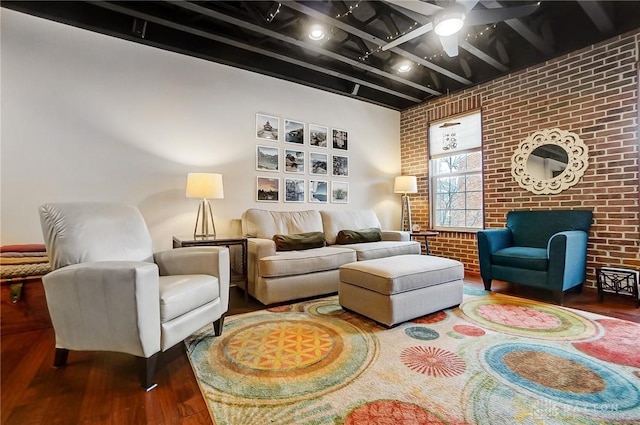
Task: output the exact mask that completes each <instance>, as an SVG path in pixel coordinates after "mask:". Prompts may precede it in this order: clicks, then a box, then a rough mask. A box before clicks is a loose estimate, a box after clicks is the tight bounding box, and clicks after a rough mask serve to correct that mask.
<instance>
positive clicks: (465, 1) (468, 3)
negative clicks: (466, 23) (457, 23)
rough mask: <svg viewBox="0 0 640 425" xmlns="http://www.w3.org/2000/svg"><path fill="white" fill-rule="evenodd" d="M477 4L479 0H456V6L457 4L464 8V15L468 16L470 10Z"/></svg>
mask: <svg viewBox="0 0 640 425" xmlns="http://www.w3.org/2000/svg"><path fill="white" fill-rule="evenodd" d="M479 2H480V0H456V4H459V5H461V6H462V7H464V10H465V13H466V14H469V12H470V11H471V9H473V8H474V7H475V6H476V4H478V3H479Z"/></svg>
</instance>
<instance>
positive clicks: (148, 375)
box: [136, 352, 160, 391]
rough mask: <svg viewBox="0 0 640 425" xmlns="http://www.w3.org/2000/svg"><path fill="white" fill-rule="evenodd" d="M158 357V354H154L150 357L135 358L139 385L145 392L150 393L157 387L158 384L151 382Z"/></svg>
mask: <svg viewBox="0 0 640 425" xmlns="http://www.w3.org/2000/svg"><path fill="white" fill-rule="evenodd" d="M158 356H160V352H157V353H155V354H154V355H152V356H151V357H146V358H145V357H136V362H137V363H138V377H139V378H140V385H142V388H144V389H145V391H151V390H152V389H154V388H155V387H157V386H158V384H156V383H155V382H153V381H154V377H155V375H156V364H157V363H158Z"/></svg>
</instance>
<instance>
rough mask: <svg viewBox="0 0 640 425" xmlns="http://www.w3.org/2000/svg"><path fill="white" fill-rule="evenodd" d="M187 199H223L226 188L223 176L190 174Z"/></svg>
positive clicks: (188, 176) (188, 175)
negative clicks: (223, 183) (223, 184)
mask: <svg viewBox="0 0 640 425" xmlns="http://www.w3.org/2000/svg"><path fill="white" fill-rule="evenodd" d="M187 198H198V199H222V198H224V188H223V186H222V174H217V173H189V174H187Z"/></svg>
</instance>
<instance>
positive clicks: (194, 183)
mask: <svg viewBox="0 0 640 425" xmlns="http://www.w3.org/2000/svg"><path fill="white" fill-rule="evenodd" d="M187 198H197V199H200V205H198V215H197V216H196V226H195V228H194V229H193V238H194V239H196V238H209V237H214V238H215V237H216V225H215V223H214V221H213V213H212V212H211V204H210V203H209V199H222V198H224V189H223V186H222V174H215V173H189V174H188V175H187ZM198 222H200V233H198ZM209 225H211V226H209ZM210 230H211V231H210ZM212 232H213V233H212Z"/></svg>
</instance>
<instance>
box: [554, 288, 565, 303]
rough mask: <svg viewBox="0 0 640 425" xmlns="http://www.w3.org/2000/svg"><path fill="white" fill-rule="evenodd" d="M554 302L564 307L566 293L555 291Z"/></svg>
mask: <svg viewBox="0 0 640 425" xmlns="http://www.w3.org/2000/svg"><path fill="white" fill-rule="evenodd" d="M553 301H554V302H555V303H556V304H558V305H564V304H563V303H564V291H553Z"/></svg>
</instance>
